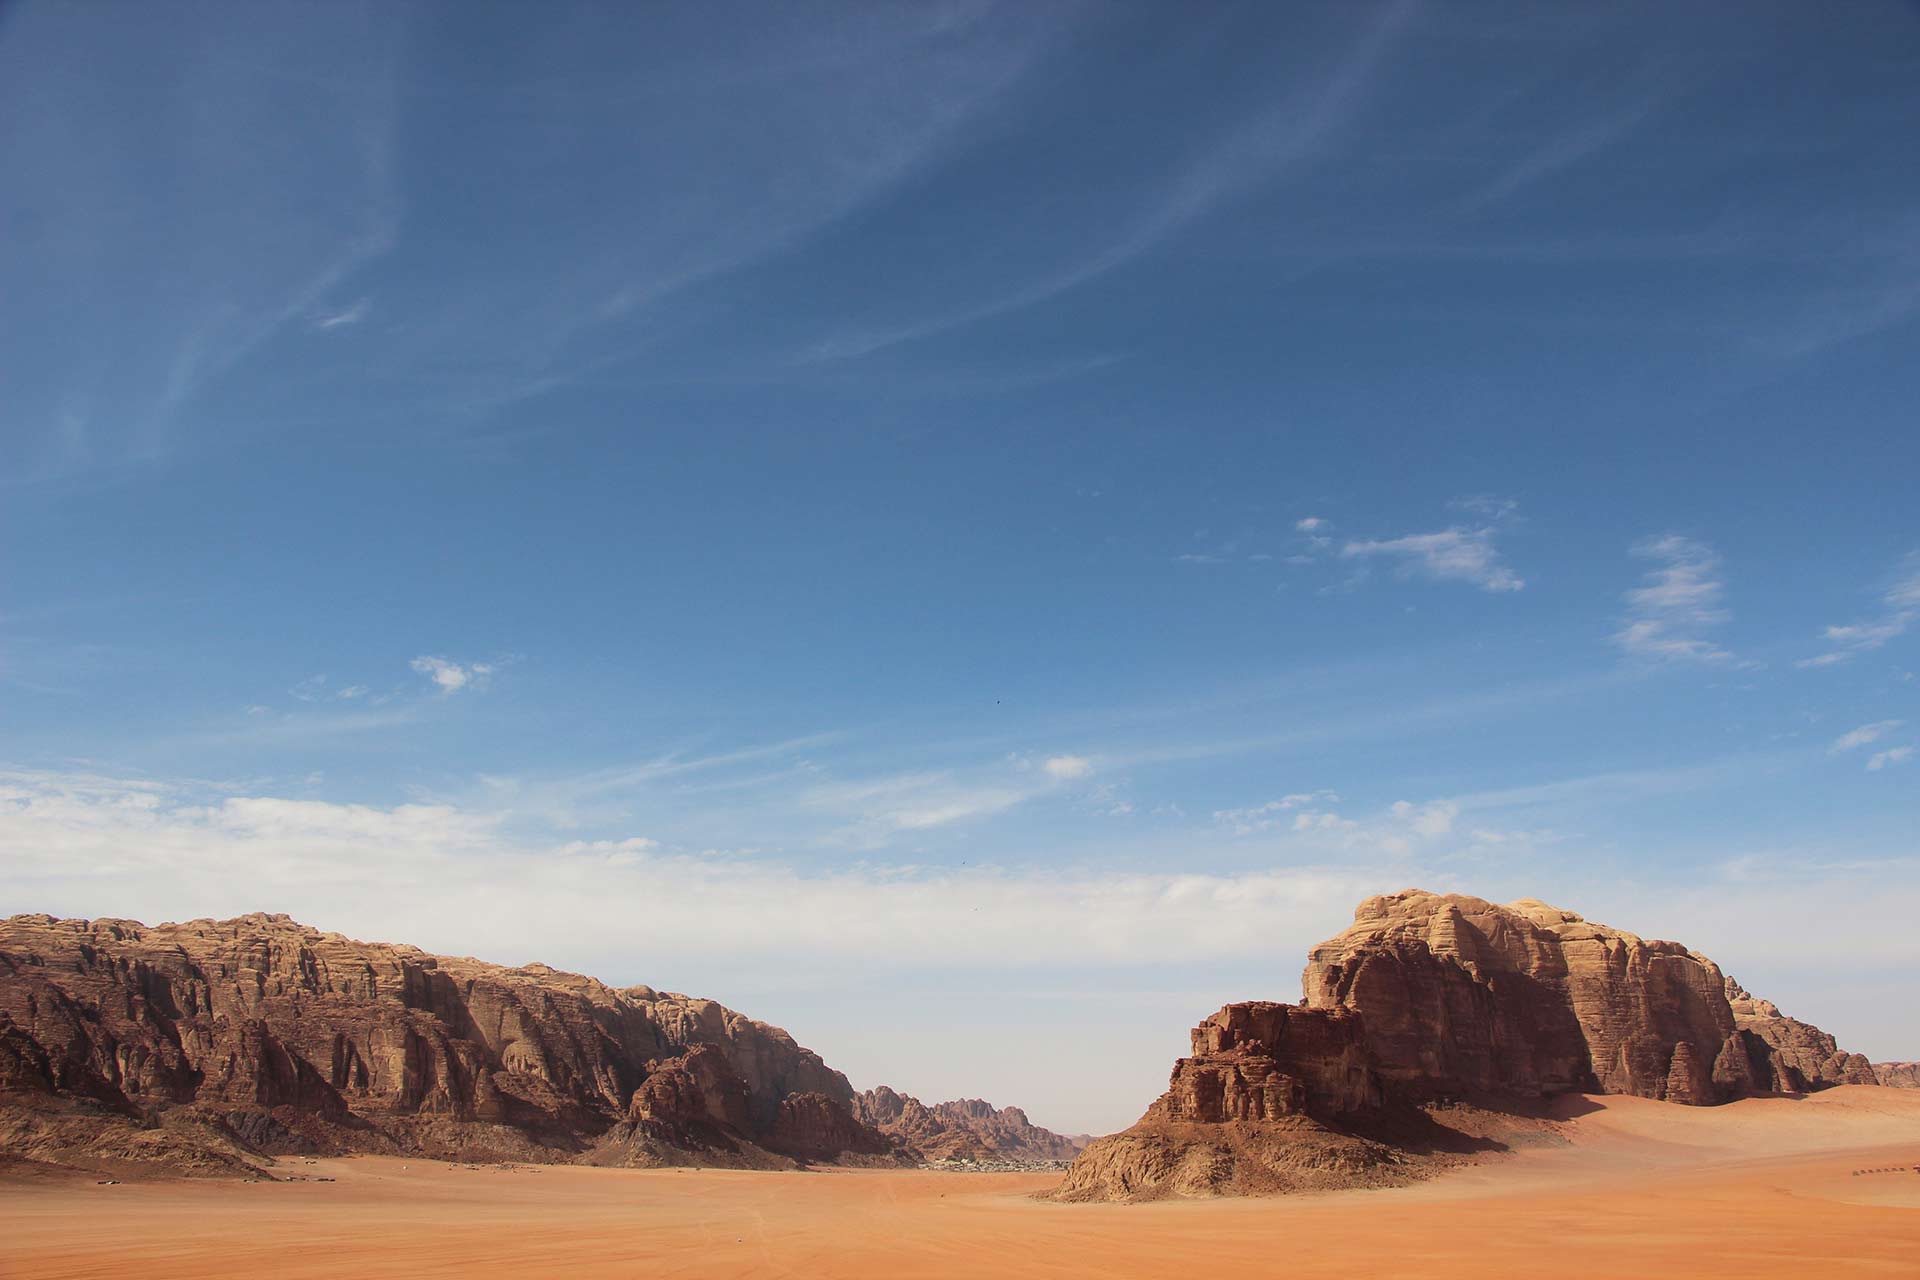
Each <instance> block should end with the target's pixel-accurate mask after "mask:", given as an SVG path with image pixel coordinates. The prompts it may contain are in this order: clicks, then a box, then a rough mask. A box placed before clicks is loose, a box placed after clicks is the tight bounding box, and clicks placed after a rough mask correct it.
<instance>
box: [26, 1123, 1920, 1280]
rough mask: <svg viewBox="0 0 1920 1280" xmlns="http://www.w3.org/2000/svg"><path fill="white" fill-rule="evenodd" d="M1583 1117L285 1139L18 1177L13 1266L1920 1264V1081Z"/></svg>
mask: <svg viewBox="0 0 1920 1280" xmlns="http://www.w3.org/2000/svg"><path fill="white" fill-rule="evenodd" d="M1556 1121H1557V1124H1556V1128H1555V1129H1554V1130H1552V1131H1549V1132H1548V1133H1547V1134H1546V1135H1545V1138H1544V1140H1542V1141H1540V1142H1538V1143H1532V1144H1529V1145H1527V1146H1525V1147H1524V1148H1521V1149H1517V1150H1514V1151H1512V1152H1511V1153H1508V1154H1503V1155H1496V1156H1491V1157H1488V1158H1486V1159H1483V1160H1481V1161H1479V1162H1478V1163H1475V1164H1473V1165H1471V1166H1468V1167H1465V1168H1460V1169H1455V1170H1452V1171H1450V1172H1447V1173H1444V1174H1442V1175H1440V1176H1438V1177H1436V1178H1434V1179H1432V1180H1429V1181H1426V1182H1422V1183H1420V1184H1417V1185H1414V1186H1410V1187H1400V1188H1393V1189H1388V1190H1355V1191H1338V1192H1329V1193H1323V1194H1315V1195H1297V1196H1280V1197H1265V1198H1251V1199H1211V1200H1194V1201H1185V1200H1172V1201H1162V1202H1159V1203H1151V1204H1057V1203H1051V1202H1049V1201H1046V1200H1044V1199H1040V1198H1037V1196H1036V1193H1041V1192H1044V1191H1046V1190H1047V1189H1048V1188H1049V1187H1052V1186H1055V1185H1057V1184H1058V1182H1059V1175H1058V1174H1054V1173H1032V1174H1027V1173H1018V1174H973V1173H957V1172H940V1171H930V1170H859V1169H830V1170H820V1171H815V1172H805V1173H794V1172H743V1171H735V1170H712V1169H699V1170H694V1169H672V1170H668V1169H662V1170H633V1169H598V1168H582V1167H574V1166H564V1165H473V1164H447V1163H443V1162H430V1161H421V1160H417V1159H403V1158H399V1157H349V1158H340V1159H305V1158H297V1157H294V1158H284V1157H283V1158H282V1159H280V1160H279V1161H278V1162H277V1164H276V1166H275V1168H274V1173H275V1175H276V1176H277V1177H278V1178H281V1179H287V1180H283V1181H275V1182H252V1183H248V1182H239V1181H235V1180H231V1179H177V1178H175V1179H168V1178H152V1179H139V1180H128V1181H123V1182H119V1183H115V1184H102V1183H100V1182H97V1181H96V1180H94V1179H92V1178H86V1177H77V1176H57V1175H43V1176H32V1177H18V1178H15V1179H12V1180H10V1181H7V1182H5V1183H4V1184H0V1239H4V1241H5V1247H4V1249H3V1250H0V1274H4V1275H6V1276H9V1277H49V1278H51V1277H74V1278H78V1277H106V1276H133V1275H144V1276H158V1275H165V1276H172V1277H215V1276H256V1277H258V1276H278V1277H305V1276H313V1277H322V1276H324V1277H339V1276H492V1275H502V1276H504V1275H513V1276H574V1275H596V1276H628V1275H631V1276H641V1275H645V1276H656V1277H699V1276H845V1277H895V1276H995V1277H1009V1278H1011V1277H1056V1276H1069V1275H1104V1276H1142V1277H1145V1276H1167V1275H1175V1274H1187V1275H1191V1274H1241V1275H1286V1276H1302V1277H1310V1276H1352V1275H1365V1276H1369V1277H1380V1278H1386V1277H1396V1276H1407V1277H1415V1276H1418V1277H1451V1276H1462V1277H1465V1276H1472V1277H1476V1280H1486V1278H1487V1277H1500V1276H1519V1275H1538V1274H1542V1273H1543V1272H1564V1271H1566V1270H1569V1269H1573V1270H1577V1271H1579V1272H1581V1273H1584V1274H1594V1275H1613V1276H1654V1275H1672V1276H1697V1277H1721V1276H1724V1277H1741V1278H1742V1280H1756V1278H1758V1277H1768V1276H1812V1275H1819V1276H1903V1275H1920V1171H1917V1170H1920V1092H1910V1091H1905V1090H1891V1089H1881V1088H1874V1087H1868V1086H1843V1087H1840V1088H1835V1089H1829V1090H1826V1091H1823V1092H1821V1093H1818V1094H1814V1095H1812V1096H1809V1097H1804V1098H1749V1099H1744V1100H1741V1101H1739V1102H1734V1103H1731V1104H1728V1105H1726V1106H1721V1107H1700V1108H1696V1107H1676V1106H1671V1105H1667V1104H1664V1103H1660V1102H1654V1101H1650V1100H1647V1099H1643V1098H1635V1097H1617V1096H1616V1097H1572V1098H1566V1099H1562V1100H1561V1102H1560V1107H1559V1111H1558V1113H1557V1115H1556ZM294 1179H304V1180H294ZM321 1179H332V1181H321Z"/></svg>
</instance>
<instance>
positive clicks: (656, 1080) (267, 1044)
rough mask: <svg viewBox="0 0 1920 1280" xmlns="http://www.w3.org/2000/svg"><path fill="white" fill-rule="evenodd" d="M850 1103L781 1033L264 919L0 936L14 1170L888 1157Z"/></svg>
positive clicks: (684, 1004)
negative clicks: (297, 1162)
mask: <svg viewBox="0 0 1920 1280" xmlns="http://www.w3.org/2000/svg"><path fill="white" fill-rule="evenodd" d="M852 1104H853V1090H852V1088H851V1087H850V1086H849V1085H848V1084H847V1081H846V1077H844V1076H842V1075H841V1074H840V1073H839V1072H837V1071H834V1070H832V1069H831V1068H829V1067H828V1066H827V1065H826V1064H825V1063H823V1062H822V1061H821V1060H820V1058H819V1057H818V1055H816V1054H814V1053H812V1052H811V1051H809V1050H807V1049H803V1048H801V1047H800V1046H799V1045H798V1044H796V1043H795V1042H794V1041H793V1038H792V1037H791V1036H789V1035H788V1034H787V1033H786V1032H784V1031H782V1030H780V1029H779V1028H777V1027H771V1026H768V1025H767V1024H765V1023H761V1022H755V1021H753V1020H752V1019H750V1018H747V1017H744V1016H742V1015H741V1014H738V1013H735V1012H733V1011H732V1010H730V1009H726V1008H723V1007H722V1006H720V1005H718V1004H716V1003H714V1002H713V1001H710V1000H700V999H695V998H692V997H688V996H683V995H675V994H671V993H664V992H658V991H655V990H653V989H652V988H650V987H644V986H636V987H628V988H625V989H621V990H616V989H614V988H612V987H608V986H606V985H604V984H602V983H600V982H597V981H595V980H593V979H592V978H587V977H582V976H580V975H578V974H571V973H562V972H560V971H558V970H554V969H550V968H548V967H547V966H545V965H538V964H535V965H526V966H522V967H520V968H506V967H503V966H500V965H493V964H486V963H482V962H480V961H477V960H471V959H453V958H449V957H444V956H433V955H428V954H427V953H426V952H423V951H420V950H419V949H417V948H414V947H408V946H394V945H387V944H382V943H363V942H355V941H352V940H350V939H348V938H344V937H342V936H340V935H339V934H331V933H321V932H320V931H318V930H315V929H312V928H308V927H306V926H303V925H300V924H297V923H295V922H294V921H292V920H290V919H289V918H287V917H286V916H279V915H272V916H269V915H251V916H243V917H241V918H239V919H235V920H224V921H212V920H196V921H190V922H188V923H186V924H173V925H160V926H155V927H151V928H149V927H147V926H144V925H141V924H138V923H135V922H133V921H128V920H92V921H87V920H58V919H54V918H53V917H50V916H43V915H41V916H15V917H12V918H11V919H8V920H5V921H0V1146H4V1147H5V1148H6V1149H7V1150H9V1151H11V1152H13V1153H15V1154H23V1153H24V1154H28V1155H32V1156H36V1157H39V1158H45V1159H49V1160H55V1161H66V1162H70V1163H81V1164H90V1165H92V1166H95V1167H106V1166H108V1165H113V1164H115V1163H117V1162H140V1161H145V1160H159V1161H161V1162H162V1163H166V1164H168V1165H171V1166H173V1167H178V1168H185V1169H189V1170H196V1171H208V1172H212V1171H219V1170H228V1169H232V1170H242V1169H246V1168H247V1167H249V1165H250V1163H251V1162H252V1160H253V1159H254V1158H256V1157H257V1156H259V1155H261V1154H276V1153H285V1152H321V1151H326V1152H339V1151H392V1152H401V1153H417V1154H423V1155H432V1156H441V1157H447V1158H468V1159H488V1158H515V1159H544V1160H555V1159H574V1158H586V1159H593V1160H596V1161H601V1162H616V1163H745V1164H749V1165H755V1166H762V1167H763V1166H767V1165H771V1164H791V1163H793V1161H794V1160H796V1159H800V1160H824V1159H832V1158H836V1157H837V1156H838V1155H840V1154H841V1153H842V1152H847V1153H851V1154H853V1155H855V1156H868V1155H874V1154H876V1153H884V1152H888V1151H890V1150H891V1145H890V1144H889V1143H888V1141H887V1140H886V1139H885V1138H884V1137H883V1136H881V1135H879V1134H877V1133H875V1132H873V1131H872V1130H871V1129H868V1128H867V1127H866V1126H864V1125H860V1124H859V1123H858V1122H857V1121H855V1120H853V1117H852V1114H851V1110H852ZM836 1144H840V1145H838V1146H836Z"/></svg>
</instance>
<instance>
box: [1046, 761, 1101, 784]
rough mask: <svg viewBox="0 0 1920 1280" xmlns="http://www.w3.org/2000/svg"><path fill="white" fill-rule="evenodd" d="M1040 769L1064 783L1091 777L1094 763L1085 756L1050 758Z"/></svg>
mask: <svg viewBox="0 0 1920 1280" xmlns="http://www.w3.org/2000/svg"><path fill="white" fill-rule="evenodd" d="M1040 767H1041V768H1042V769H1044V770H1046V772H1047V776H1048V777H1050V778H1059V779H1061V780H1063V781H1066V780H1071V779H1074V778H1086V777H1091V776H1092V774H1093V761H1091V760H1089V759H1087V758H1086V757H1085V756H1049V757H1048V758H1047V760H1046V762H1045V763H1043V764H1042V765H1041V766H1040Z"/></svg>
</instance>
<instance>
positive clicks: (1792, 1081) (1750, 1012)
mask: <svg viewBox="0 0 1920 1280" xmlns="http://www.w3.org/2000/svg"><path fill="white" fill-rule="evenodd" d="M1727 1004H1728V1005H1729V1006H1730V1007H1731V1008H1732V1009H1733V1021H1734V1025H1735V1026H1737V1027H1739V1029H1740V1034H1741V1035H1742V1037H1744V1038H1746V1039H1747V1041H1748V1058H1749V1060H1750V1061H1751V1063H1752V1071H1753V1076H1754V1082H1755V1084H1756V1085H1757V1086H1758V1087H1759V1088H1761V1089H1762V1090H1770V1091H1772V1092H1775V1093H1808V1092H1811V1091H1812V1090H1815V1089H1825V1088H1828V1087H1830V1086H1832V1085H1836V1084H1874V1083H1877V1081H1876V1080H1875V1078H1874V1075H1875V1073H1874V1068H1873V1064H1872V1063H1870V1062H1868V1061H1867V1060H1866V1058H1864V1057H1863V1056H1861V1055H1860V1054H1857V1053H1846V1052H1843V1051H1842V1050H1841V1048H1840V1046H1839V1045H1838V1044H1837V1043H1835V1041H1834V1038H1833V1037H1832V1036H1830V1035H1828V1034H1827V1033H1826V1032H1824V1031H1822V1030H1821V1029H1820V1028H1818V1027H1816V1026H1813V1025H1811V1024H1809V1023H1805V1022H1802V1021H1800V1020H1799V1019H1798V1018H1789V1017H1788V1016H1787V1015H1786V1014H1784V1013H1781V1012H1780V1006H1779V1005H1777V1004H1775V1003H1774V1002H1773V1001H1771V1000H1762V999H1760V998H1758V997H1757V996H1754V995H1752V994H1750V993H1749V992H1748V991H1747V990H1746V988H1744V987H1742V986H1741V985H1740V984H1739V983H1737V982H1735V981H1734V980H1733V979H1732V978H1728V979H1727Z"/></svg>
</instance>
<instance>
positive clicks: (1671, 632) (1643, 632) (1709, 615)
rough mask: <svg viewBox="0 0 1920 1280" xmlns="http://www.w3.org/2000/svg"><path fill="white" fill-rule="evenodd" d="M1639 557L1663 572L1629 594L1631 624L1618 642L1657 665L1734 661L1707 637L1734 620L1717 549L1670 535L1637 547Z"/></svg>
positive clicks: (1627, 623) (1618, 634) (1619, 633)
mask: <svg viewBox="0 0 1920 1280" xmlns="http://www.w3.org/2000/svg"><path fill="white" fill-rule="evenodd" d="M1633 554H1634V555H1636V556H1641V557H1643V558H1645V559H1649V560H1656V561H1659V562H1660V567H1659V568H1657V569H1654V570H1652V571H1651V572H1649V573H1648V574H1647V576H1646V580H1645V585H1644V586H1639V587H1635V588H1634V589H1633V590H1631V591H1629V592H1627V593H1626V602H1627V617H1626V620H1625V625H1623V626H1622V627H1621V628H1620V630H1618V631H1616V632H1614V635H1613V642H1614V643H1615V644H1616V645H1618V646H1619V647H1620V648H1621V649H1622V650H1623V651H1624V652H1626V653H1627V654H1628V655H1630V656H1632V657H1635V658H1643V659H1648V660H1651V661H1655V662H1711V663H1720V662H1732V661H1733V660H1734V655H1733V654H1732V653H1730V652H1728V651H1727V650H1726V649H1723V648H1721V647H1720V646H1719V645H1718V644H1716V643H1714V642H1713V641H1711V640H1709V639H1708V638H1707V637H1706V634H1705V633H1706V632H1708V631H1711V630H1712V629H1714V628H1715V627H1718V626H1721V625H1722V624H1724V623H1725V622H1726V621H1727V619H1728V617H1729V616H1730V615H1729V614H1728V612H1727V610H1726V609H1725V608H1724V607H1722V605H1721V598H1722V596H1723V595H1724V594H1725V588H1724V585H1723V584H1722V582H1721V580H1720V577H1719V571H1720V557H1719V555H1718V554H1716V553H1715V552H1714V550H1713V548H1711V547H1709V546H1707V545H1706V544H1705V543H1701V542H1696V541H1694V540H1693V539H1692V538H1683V537H1680V536H1678V535H1676V534H1669V535H1667V536H1665V537H1661V538H1649V539H1647V540H1646V541H1644V542H1641V543H1638V544H1636V545H1635V546H1634V548H1633Z"/></svg>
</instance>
